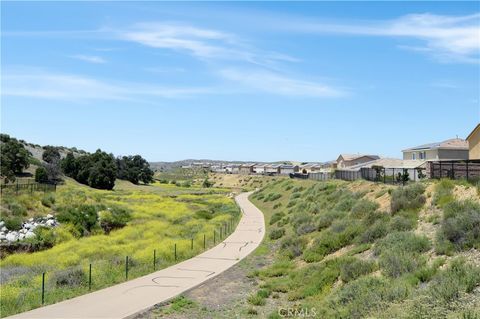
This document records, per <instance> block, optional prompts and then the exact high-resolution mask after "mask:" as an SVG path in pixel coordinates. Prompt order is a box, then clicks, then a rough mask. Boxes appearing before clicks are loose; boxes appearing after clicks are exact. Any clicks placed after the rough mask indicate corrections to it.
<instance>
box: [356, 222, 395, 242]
mask: <svg viewBox="0 0 480 319" xmlns="http://www.w3.org/2000/svg"><path fill="white" fill-rule="evenodd" d="M387 233H388V227H387V224H386V221H385V220H384V219H380V220H377V221H376V222H374V223H373V225H372V226H370V227H368V228H367V229H366V230H365V231H364V232H363V233H362V234H361V235H360V242H361V243H373V242H374V241H376V240H377V239H379V238H382V237H385V236H386V235H387Z"/></svg>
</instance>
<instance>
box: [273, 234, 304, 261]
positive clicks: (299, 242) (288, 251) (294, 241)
mask: <svg viewBox="0 0 480 319" xmlns="http://www.w3.org/2000/svg"><path fill="white" fill-rule="evenodd" d="M306 246H307V240H306V239H305V238H303V237H298V236H291V237H286V238H284V239H283V240H282V244H281V246H280V247H281V249H282V251H283V252H284V253H285V255H286V256H287V257H288V258H290V259H293V258H295V257H298V256H300V255H301V254H302V252H303V250H304V249H305V247H306Z"/></svg>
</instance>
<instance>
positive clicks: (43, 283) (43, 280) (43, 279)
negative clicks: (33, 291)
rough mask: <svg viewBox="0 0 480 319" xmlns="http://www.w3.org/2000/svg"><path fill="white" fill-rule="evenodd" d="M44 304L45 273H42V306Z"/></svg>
mask: <svg viewBox="0 0 480 319" xmlns="http://www.w3.org/2000/svg"><path fill="white" fill-rule="evenodd" d="M44 303H45V273H42V305H43V304H44Z"/></svg>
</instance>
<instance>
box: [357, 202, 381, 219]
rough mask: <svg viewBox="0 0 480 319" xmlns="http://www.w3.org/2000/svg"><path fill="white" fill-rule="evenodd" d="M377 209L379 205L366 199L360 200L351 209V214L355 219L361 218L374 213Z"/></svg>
mask: <svg viewBox="0 0 480 319" xmlns="http://www.w3.org/2000/svg"><path fill="white" fill-rule="evenodd" d="M378 207H379V205H378V204H377V203H376V202H372V201H370V200H368V199H361V200H359V201H357V202H356V203H355V205H354V206H353V207H352V210H351V213H352V215H353V216H354V217H356V218H362V217H365V216H366V215H367V214H369V213H371V212H374V211H376V210H377V209H378Z"/></svg>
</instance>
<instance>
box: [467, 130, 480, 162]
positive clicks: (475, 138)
mask: <svg viewBox="0 0 480 319" xmlns="http://www.w3.org/2000/svg"><path fill="white" fill-rule="evenodd" d="M467 142H468V148H469V155H468V156H469V159H471V160H473V159H476V160H478V159H480V124H478V125H477V127H475V128H474V129H473V131H472V133H470V134H469V135H468V136H467Z"/></svg>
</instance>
